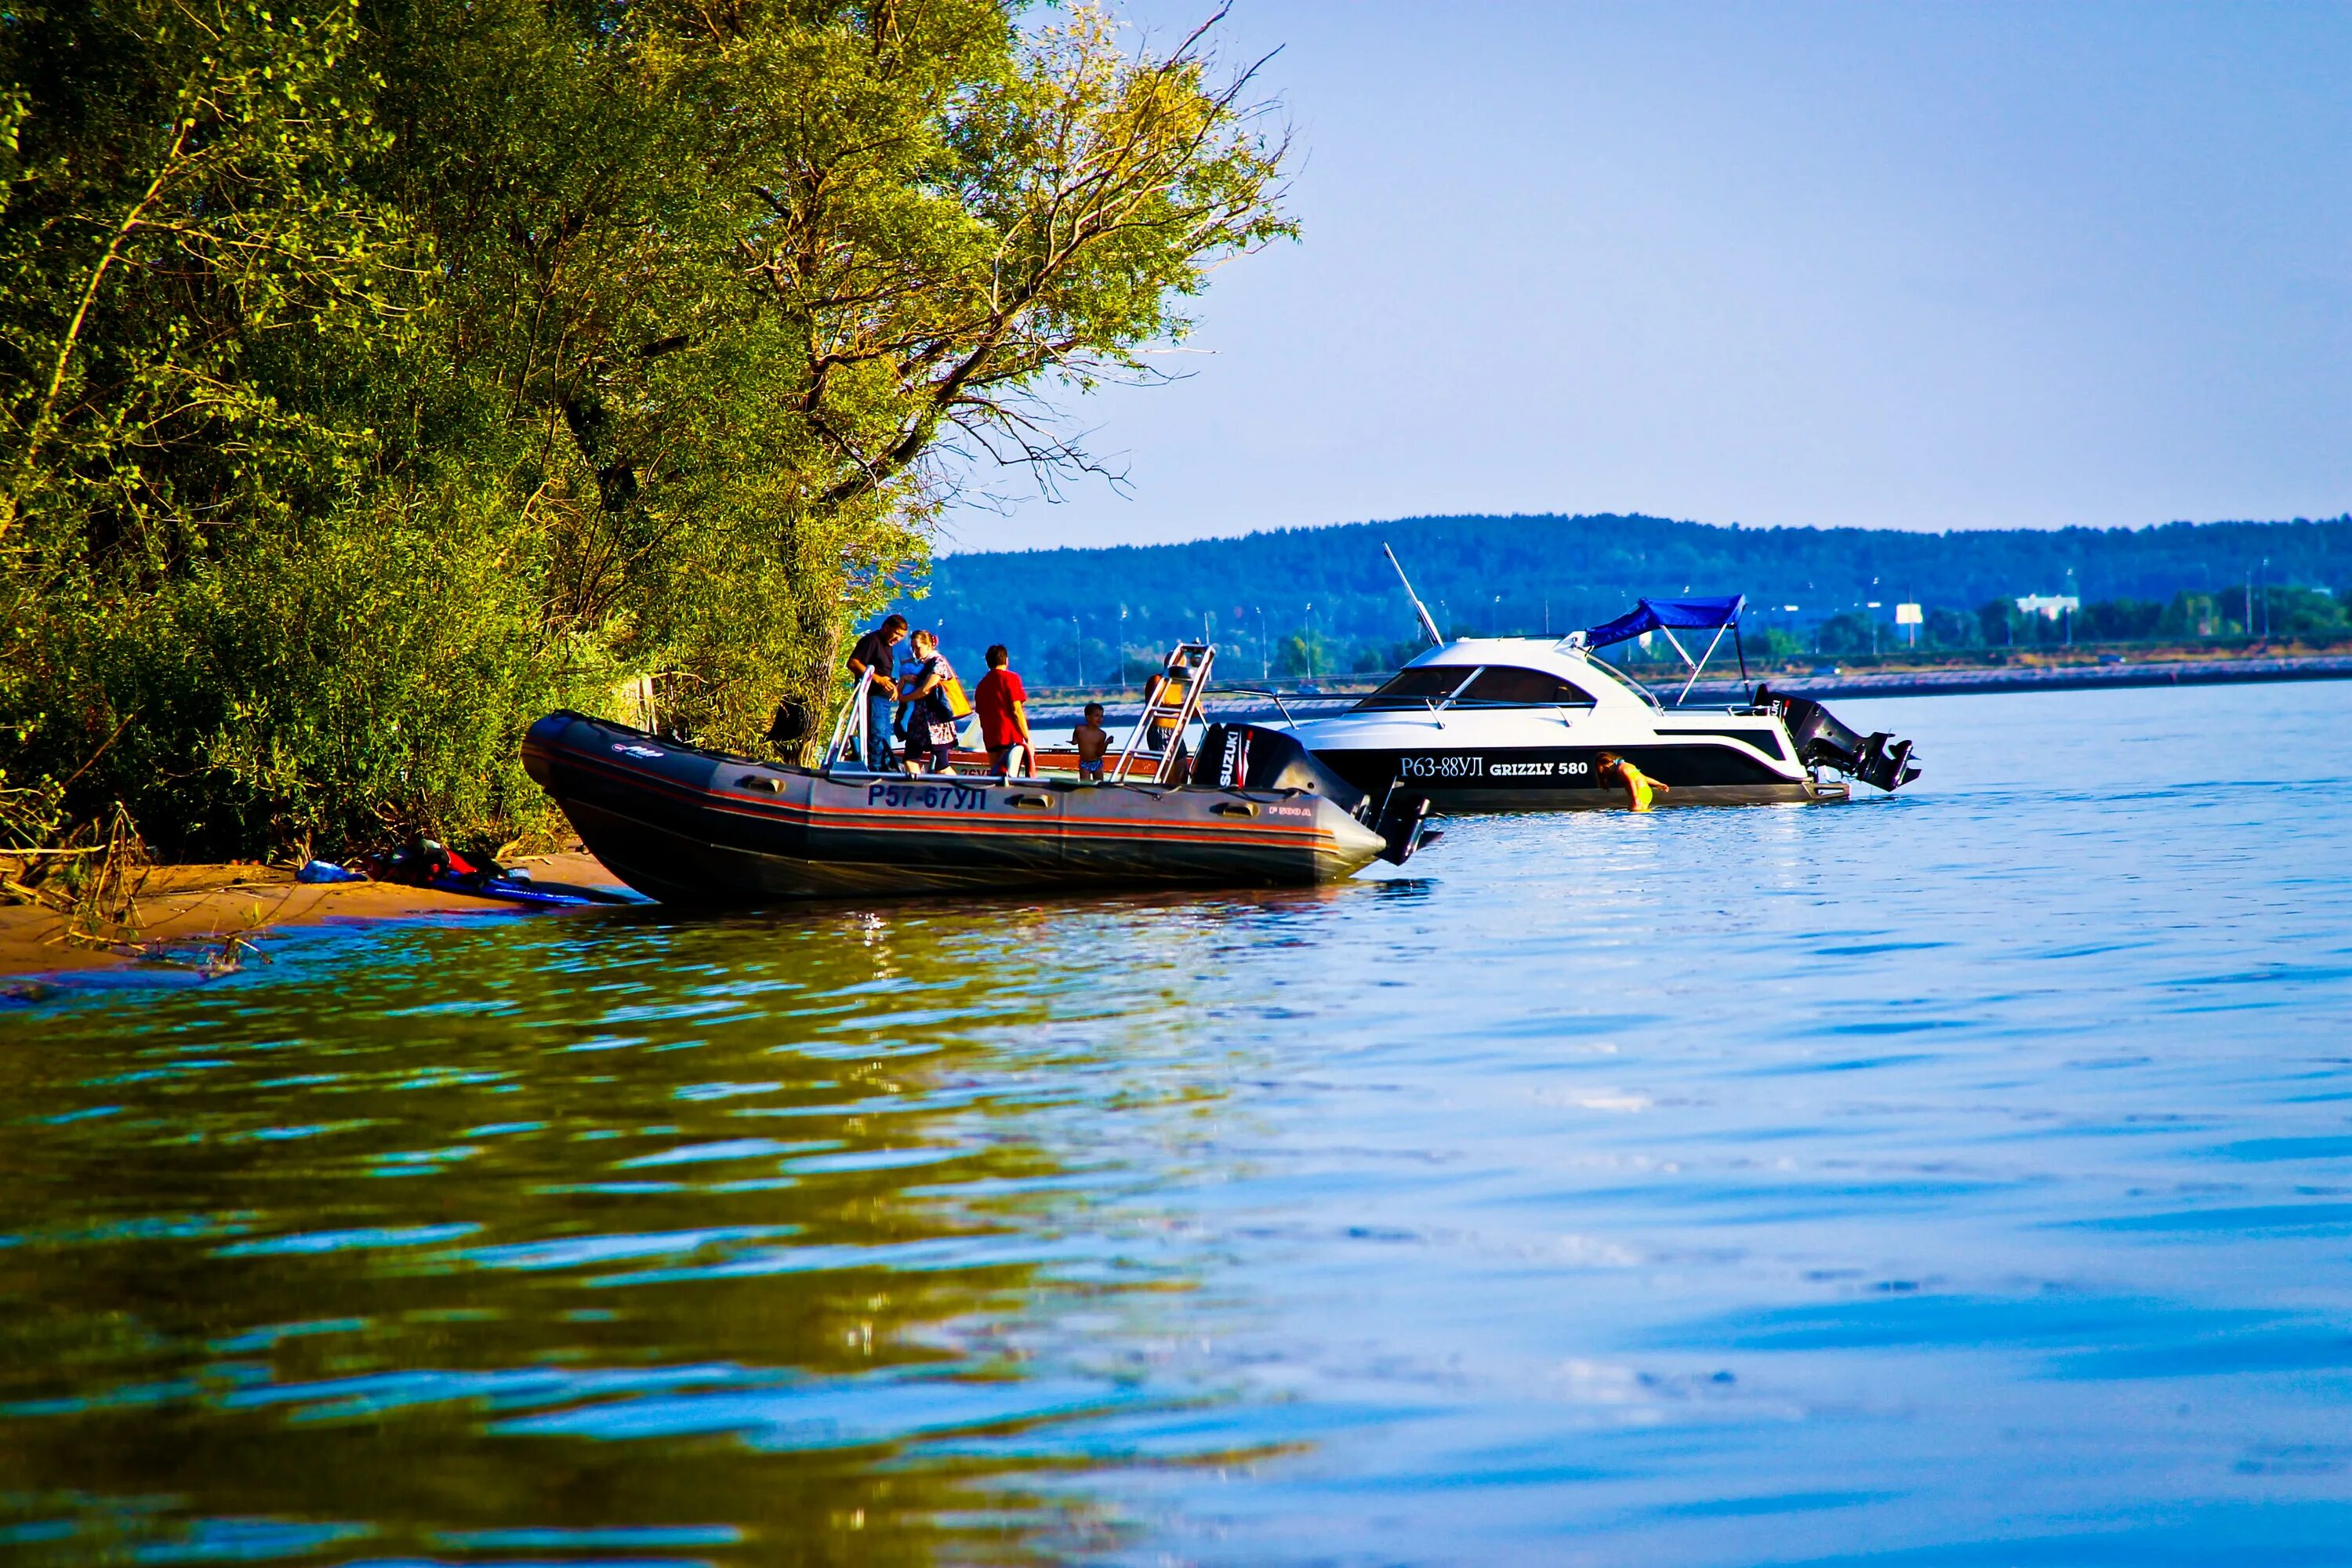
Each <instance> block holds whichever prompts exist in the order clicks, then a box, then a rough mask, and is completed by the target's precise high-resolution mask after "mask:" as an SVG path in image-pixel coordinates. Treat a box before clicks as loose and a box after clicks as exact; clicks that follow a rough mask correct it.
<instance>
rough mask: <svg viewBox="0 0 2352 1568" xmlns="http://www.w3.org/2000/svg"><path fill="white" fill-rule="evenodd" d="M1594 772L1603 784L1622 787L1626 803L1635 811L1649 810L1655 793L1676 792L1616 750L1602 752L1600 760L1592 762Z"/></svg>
mask: <svg viewBox="0 0 2352 1568" xmlns="http://www.w3.org/2000/svg"><path fill="white" fill-rule="evenodd" d="M1592 773H1593V776H1594V777H1595V778H1596V779H1598V780H1600V782H1601V784H1602V785H1604V786H1606V785H1608V784H1616V785H1617V786H1618V787H1620V788H1621V789H1622V790H1623V791H1624V792H1625V804H1626V805H1629V806H1632V807H1633V809H1634V810H1635V811H1647V810H1649V809H1650V801H1651V798H1652V797H1653V796H1654V795H1672V794H1673V793H1674V791H1673V790H1671V789H1669V788H1667V787H1666V786H1665V785H1664V784H1661V783H1659V782H1658V781H1657V780H1656V779H1654V778H1652V777H1651V776H1650V775H1649V774H1647V773H1643V771H1642V770H1641V769H1639V768H1637V767H1635V766H1634V765H1633V763H1629V762H1627V761H1626V760H1625V759H1624V758H1622V757H1621V756H1619V755H1618V754H1617V753H1616V752H1601V757H1600V760H1599V761H1598V762H1596V763H1593V764H1592Z"/></svg>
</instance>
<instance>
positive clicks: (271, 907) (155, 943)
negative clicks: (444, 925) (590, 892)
mask: <svg viewBox="0 0 2352 1568" xmlns="http://www.w3.org/2000/svg"><path fill="white" fill-rule="evenodd" d="M516 864H518V865H520V866H524V867H527V868H529V869H530V873H531V875H532V876H533V877H534V878H536V879H539V880H540V881H541V882H572V883H578V884H581V885H583V886H587V887H593V888H616V887H618V886H619V885H620V883H619V880H618V879H616V878H614V876H613V874H612V873H611V872H609V871H607V870H605V869H604V867H603V865H601V864H600V863H598V861H597V860H596V858H594V857H593V856H590V855H584V854H572V855H540V856H531V857H529V858H524V859H522V860H520V861H518V862H516ZM544 912H547V911H545V910H543V909H541V908H538V907H534V906H530V905H524V904H510V903H505V902H501V901H499V900H494V899H469V898H467V897H465V896H464V895H462V894H458V893H442V892H436V891H434V890H433V889H428V888H404V887H401V886H398V885H396V884H394V883H390V882H334V883H327V884H323V885H310V884H305V883H301V882H297V881H296V880H295V879H294V873H293V872H291V871H283V870H278V869H277V868H272V867H268V866H243V865H237V866H159V867H157V868H155V869H154V870H153V871H152V872H150V873H149V875H148V878H147V883H146V887H145V889H144V890H143V891H142V892H141V894H140V896H139V939H140V943H139V947H138V948H136V949H109V948H93V947H89V946H85V945H82V944H80V943H77V942H67V941H66V940H65V934H64V933H65V920H64V917H63V916H61V915H58V914H57V913H56V912H54V911H53V910H45V909H39V908H35V907H32V906H29V905H21V904H19V905H0V980H11V979H23V978H25V977H28V976H38V975H44V974H70V973H77V972H79V973H88V972H91V971H97V970H105V969H116V968H122V967H125V966H127V965H131V964H134V963H142V962H154V961H156V960H158V959H160V960H162V961H163V962H167V963H176V964H184V965H188V966H190V967H199V966H202V965H204V964H205V963H207V962H208V961H212V962H215V963H217V962H218V960H219V959H220V956H221V954H222V952H223V949H224V948H225V947H226V946H227V945H228V944H229V942H230V939H231V938H233V937H245V938H248V939H251V938H259V937H263V936H266V935H268V934H269V933H272V932H277V931H286V930H288V929H289V928H294V927H300V926H318V925H331V924H342V923H353V922H363V921H395V920H415V919H417V918H420V917H423V916H428V915H431V916H443V915H504V916H514V915H526V914H539V913H544Z"/></svg>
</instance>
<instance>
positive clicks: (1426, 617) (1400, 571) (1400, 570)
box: [1381, 540, 1445, 647]
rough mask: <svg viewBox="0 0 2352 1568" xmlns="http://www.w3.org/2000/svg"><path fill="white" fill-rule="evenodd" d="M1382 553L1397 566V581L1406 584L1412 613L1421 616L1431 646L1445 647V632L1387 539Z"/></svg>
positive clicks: (1424, 631) (1382, 542)
mask: <svg viewBox="0 0 2352 1568" xmlns="http://www.w3.org/2000/svg"><path fill="white" fill-rule="evenodd" d="M1381 554H1383V555H1385V556H1387V557H1388V558H1389V564H1390V565H1391V566H1393V567H1395V568H1396V574H1397V581H1398V582H1400V583H1402V584H1404V596H1405V597H1406V598H1408V599H1411V600H1412V613H1413V614H1414V615H1416V616H1420V617H1421V629H1422V631H1423V634H1425V635H1426V636H1427V637H1428V638H1429V641H1430V644H1431V646H1432V647H1444V646H1445V634H1444V633H1443V632H1441V631H1439V630H1438V629H1437V622H1436V620H1435V619H1434V618H1433V616H1431V615H1430V613H1429V606H1428V605H1424V604H1423V603H1422V602H1421V595H1418V594H1416V593H1414V592H1413V591H1412V578H1410V577H1408V576H1406V575H1405V574H1404V563H1403V562H1402V561H1399V560H1398V559H1397V558H1396V552H1395V551H1393V550H1391V549H1390V548H1389V547H1388V542H1387V541H1385V540H1383V541H1381Z"/></svg>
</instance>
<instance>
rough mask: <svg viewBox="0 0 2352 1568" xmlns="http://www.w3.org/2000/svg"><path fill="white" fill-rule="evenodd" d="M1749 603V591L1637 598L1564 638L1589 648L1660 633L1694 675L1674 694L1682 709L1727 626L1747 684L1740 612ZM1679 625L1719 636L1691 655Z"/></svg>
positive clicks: (1567, 643) (1743, 682)
mask: <svg viewBox="0 0 2352 1568" xmlns="http://www.w3.org/2000/svg"><path fill="white" fill-rule="evenodd" d="M1747 607H1748V595H1745V594H1730V595H1709V596H1707V597H1706V598H1699V599H1636V600H1634V601H1633V608H1632V609H1630V610H1628V611H1626V612H1625V613H1624V614H1623V615H1622V616H1618V617H1617V618H1616V619H1615V620H1613V621H1603V622H1602V623H1601V625H1599V626H1588V627H1586V628H1585V629H1584V630H1583V631H1580V632H1570V634H1569V635H1568V637H1566V638H1565V639H1563V643H1564V646H1569V647H1581V648H1584V649H1586V650H1587V651H1588V652H1589V651H1590V650H1591V649H1594V648H1603V647H1610V646H1612V644H1616V643H1621V642H1630V641H1632V640H1633V638H1635V637H1641V636H1643V634H1645V633H1648V632H1657V633H1660V634H1661V635H1663V636H1664V637H1665V639H1666V642H1667V644H1668V646H1670V647H1673V649H1674V650H1675V653H1676V654H1678V655H1680V656H1681V658H1682V661H1683V663H1685V665H1687V666H1689V667H1690V675H1689V677H1688V679H1685V680H1684V682H1683V685H1682V689H1681V690H1679V691H1677V692H1675V707H1677V708H1679V707H1681V706H1682V705H1683V699H1685V697H1688V696H1689V695H1690V690H1691V688H1692V687H1694V686H1696V685H1697V684H1698V678H1699V674H1700V672H1701V671H1702V670H1704V669H1706V662H1707V660H1709V659H1711V658H1714V657H1715V650H1716V649H1717V647H1721V646H1722V644H1723V634H1724V633H1725V632H1729V633H1730V634H1731V646H1732V649H1733V651H1734V652H1736V653H1737V654H1738V656H1739V683H1740V684H1741V685H1742V686H1746V685H1747V684H1748V649H1747V647H1745V646H1744V645H1743V644H1742V642H1741V640H1740V637H1739V612H1740V611H1742V610H1743V609H1746V608H1747ZM1677 627H1680V628H1681V629H1683V630H1685V631H1707V630H1712V631H1713V632H1714V633H1715V636H1714V637H1711V638H1710V639H1708V642H1707V645H1706V652H1704V653H1702V654H1700V655H1699V656H1698V658H1691V656H1690V649H1688V648H1686V647H1683V644H1682V639H1681V638H1680V637H1676V636H1675V628H1677Z"/></svg>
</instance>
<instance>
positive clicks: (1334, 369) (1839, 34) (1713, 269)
mask: <svg viewBox="0 0 2352 1568" xmlns="http://www.w3.org/2000/svg"><path fill="white" fill-rule="evenodd" d="M1206 9H1207V7H1206V6H1205V5H1204V4H1202V3H1200V0H1195V3H1193V4H1190V5H1187V4H1180V3H1171V0H1142V3H1138V4H1130V5H1127V6H1125V7H1124V8H1123V14H1124V15H1126V16H1129V18H1131V19H1133V20H1134V21H1135V22H1136V23H1138V24H1139V26H1146V27H1148V28H1149V29H1150V31H1151V32H1152V33H1153V34H1154V35H1155V36H1157V37H1161V38H1163V39H1165V38H1166V37H1169V36H1170V35H1171V34H1173V33H1176V32H1180V31H1181V30H1182V29H1183V27H1184V26H1186V25H1187V24H1188V23H1190V22H1192V21H1194V20H1197V19H1198V18H1199V17H1200V16H1203V15H1205V14H1206ZM1221 33H1222V37H1223V49H1224V52H1225V53H1226V55H1227V56H1228V57H1230V58H1242V57H1244V56H1250V55H1254V54H1255V53H1259V52H1263V51H1265V50H1266V49H1270V48H1273V47H1276V46H1279V47H1281V49H1282V53H1281V54H1280V55H1279V56H1278V57H1277V58H1276V59H1275V60H1274V61H1273V62H1272V63H1271V64H1270V65H1269V66H1268V67H1267V68H1266V71H1265V77H1264V80H1265V85H1266V87H1267V89H1269V91H1270V92H1271V93H1273V94H1274V95H1276V96H1278V97H1279V98H1280V99H1281V100H1282V101H1283V103H1284V105H1285V107H1286V112H1287V115H1288V118H1289V120H1290V122H1291V124H1292V125H1293V127H1294V130H1295V132H1296V136H1297V146H1298V153H1299V157H1298V166H1297V177H1296V181H1295V184H1294V189H1293V205H1294V206H1295V209H1296V211H1297V214H1298V216H1299V217H1300V218H1301V220H1302V221H1303V223H1304V225H1305V237H1304V238H1303V240H1302V241H1301V242H1300V243H1299V244H1297V246H1286V247H1277V248H1276V249H1274V250H1271V251H1268V252H1265V253H1263V254H1260V255H1257V256H1254V257H1249V258H1243V259H1241V260H1238V261H1236V262H1234V263H1233V264H1232V265H1231V266H1230V267H1228V268H1226V269H1224V270H1223V272H1221V273H1220V274H1218V276H1217V279H1216V280H1215V282H1214V284H1213V287H1212V288H1211V289H1210V290H1209V292H1208V293H1207V294H1206V295H1205V296H1204V297H1202V299H1201V300H1199V301H1198V306H1197V311H1196V313H1197V315H1198V317H1199V320H1200V323H1201V325H1200V330H1199V331H1198V332H1197V334H1196V335H1195V337H1194V339H1193V340H1192V343H1191V344H1190V345H1189V348H1190V350H1191V351H1192V352H1189V353H1184V354H1182V355H1181V356H1176V357H1174V358H1171V360H1169V361H1168V362H1166V363H1170V364H1171V365H1173V366H1176V367H1178V368H1181V369H1183V370H1186V371H1189V372H1191V373H1192V378H1191V379H1190V380H1187V381H1185V382H1182V383H1181V384H1176V385H1172V386H1163V387H1158V388H1154V389H1150V390H1128V389H1116V390H1112V391H1109V392H1107V393H1105V394H1102V395H1097V396H1095V397H1093V398H1089V399H1086V400H1083V401H1081V402H1078V403H1076V405H1074V406H1073V417H1074V421H1075V423H1076V425H1077V426H1080V427H1093V430H1094V434H1093V436H1092V437H1091V441H1090V445H1091V446H1092V447H1094V448H1095V449H1097V451H1100V452H1104V453H1108V454H1114V455H1118V457H1120V458H1121V459H1122V460H1123V461H1124V462H1125V464H1126V465H1127V467H1128V468H1129V475H1130V480H1131V486H1132V494H1131V495H1130V496H1128V497H1121V496H1119V495H1118V494H1116V493H1114V492H1113V491H1112V490H1111V489H1108V488H1107V487H1106V486H1104V485H1101V484H1099V483H1091V484H1081V485H1078V486H1076V487H1074V488H1073V489H1072V490H1071V491H1070V493H1069V496H1068V498H1067V499H1066V500H1064V501H1063V502H1062V503H1061V504H1058V505H1054V504H1048V503H1046V502H1045V501H1042V500H1028V501H1026V502H1025V503H1024V504H1022V505H1020V506H1018V507H1017V508H1016V509H1015V510H1013V513H1012V515H1011V516H1009V517H1006V516H998V515H995V514H993V513H992V512H989V511H984V510H976V509H971V508H966V509H963V510H959V511H958V512H957V513H956V514H955V515H954V516H953V517H952V518H951V519H950V539H949V540H948V541H946V544H947V547H948V548H950V549H990V548H1012V547H1024V546H1030V545H1047V544H1065V543H1068V544H1089V543H1118V542H1142V541H1150V540H1163V539H1177V538H1186V537H1192V536H1195V535H1199V534H1203V533H1224V532H1238V531H1247V530H1249V529H1254V528H1265V527H1280V526H1289V525H1295V524H1314V523H1323V522H1333V521H1353V520H1360V519H1365V518H1380V517H1395V516H1402V515H1407V514H1412V513H1429V512H1463V511H1503V512H1508V511H1565V512H1574V511H1615V510H1638V511H1646V512H1652V513H1659V514H1664V515H1667V516H1674V517H1687V518H1696V519H1698V520H1701V521H1713V522H1731V521H1741V522H1746V523H1748V524H1750V525H1760V524H1776V523H1777V524H1808V523H1811V524H1819V525H1838V524H1854V525H1864V526H1874V527H1875V526H1884V527H1895V528H1925V529H1941V528H1955V527H1958V528H1965V527H1982V526H2057V525H2063V524H2068V523H2085V524H2093V525H2098V526H2109V525H2115V524H2140V523H2147V522H2161V521H2168V520H2171V519H2176V518H2188V519H2196V520H2207V519H2217V518H2273V517H2292V516H2296V515H2304V516H2317V515H2334V514H2336V513H2337V512H2340V511H2343V510H2346V509H2347V507H2352V5H2345V4H2327V5H2276V4H2262V5H2252V4H2233V5H2159V4H2148V3H2136V4H2128V5H1995V4H1967V5H1903V4H1883V3H1881V4H1866V5H1864V4H1815V5H1769V4H1741V5H1684V4H1668V3H1653V4H1641V5H1633V4H1606V5H1569V4H1561V5H1502V4H1475V3H1465V4H1456V5H1437V4H1429V3H1383V4H1376V3H1370V0H1367V3H1360V4H1339V3H1330V0H1325V3H1309V0H1238V3H1237V4H1236V5H1235V7H1234V15H1233V16H1232V17H1231V18H1230V19H1229V20H1228V21H1227V23H1226V24H1225V26H1223V29H1221ZM993 482H995V483H998V484H1003V483H1004V481H1003V479H1001V478H999V479H995V480H993ZM1010 488H1011V489H1013V490H1015V491H1024V490H1025V489H1026V487H1024V486H1021V485H1017V484H1015V485H1012V486H1011V487H1010Z"/></svg>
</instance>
